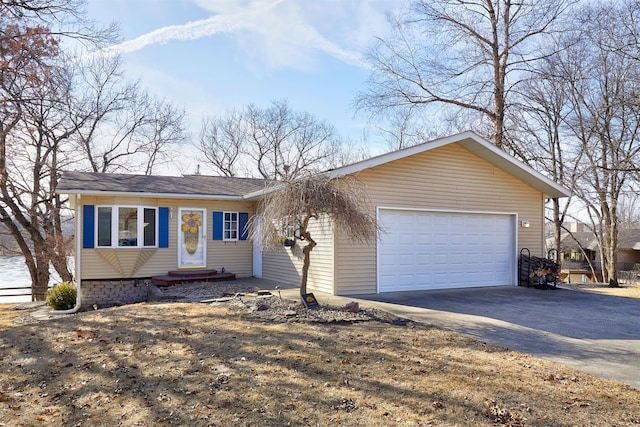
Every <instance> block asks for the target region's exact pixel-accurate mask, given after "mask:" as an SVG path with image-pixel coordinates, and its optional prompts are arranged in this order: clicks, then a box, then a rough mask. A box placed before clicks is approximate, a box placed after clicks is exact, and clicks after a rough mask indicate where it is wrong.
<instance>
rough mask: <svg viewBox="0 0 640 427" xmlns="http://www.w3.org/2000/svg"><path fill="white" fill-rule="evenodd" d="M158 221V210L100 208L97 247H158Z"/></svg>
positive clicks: (130, 207)
mask: <svg viewBox="0 0 640 427" xmlns="http://www.w3.org/2000/svg"><path fill="white" fill-rule="evenodd" d="M157 219H158V209H157V208H147V207H137V206H98V215H97V216H96V222H97V226H96V230H97V242H98V245H97V246H98V247H156V246H157V244H158V243H157V235H158V231H157V224H158V220H157ZM113 236H117V238H115V239H114V238H113Z"/></svg>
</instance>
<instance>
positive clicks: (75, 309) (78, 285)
mask: <svg viewBox="0 0 640 427" xmlns="http://www.w3.org/2000/svg"><path fill="white" fill-rule="evenodd" d="M81 197H82V196H81V195H80V194H76V209H75V211H76V235H75V240H76V256H75V266H74V267H75V270H76V272H75V273H76V291H77V293H76V305H75V306H74V307H73V308H70V309H69V310H52V311H51V314H75V313H77V312H78V310H80V306H81V305H82V287H81V282H82V279H81V278H80V277H81V276H80V272H81V267H80V266H81V265H82V263H81V262H80V257H81V256H82V247H81V246H82V245H81V243H80V241H81V239H80V238H79V231H80V230H81V228H80V224H81V223H82V209H79V206H80V199H81Z"/></svg>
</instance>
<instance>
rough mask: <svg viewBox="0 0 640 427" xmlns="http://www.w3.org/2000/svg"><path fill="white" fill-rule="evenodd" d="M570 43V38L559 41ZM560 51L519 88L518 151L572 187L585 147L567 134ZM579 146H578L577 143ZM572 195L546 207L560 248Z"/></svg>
mask: <svg viewBox="0 0 640 427" xmlns="http://www.w3.org/2000/svg"><path fill="white" fill-rule="evenodd" d="M561 43H564V44H565V45H566V44H571V42H569V41H564V42H558V45H560V44H561ZM557 59H558V58H557V55H556V56H554V57H551V58H547V59H545V60H543V61H541V63H540V66H539V68H538V70H537V74H536V77H535V78H532V79H530V80H528V81H526V82H524V83H523V85H522V86H521V88H520V94H521V97H520V99H522V103H521V105H520V108H518V111H519V113H518V120H516V123H517V125H516V127H515V129H514V132H515V135H516V138H517V139H518V140H519V141H521V144H520V145H519V147H517V150H518V155H519V157H520V159H522V160H523V161H524V162H525V163H527V164H529V165H530V166H532V167H534V168H536V169H537V170H541V171H544V173H545V174H546V175H547V176H549V177H550V178H551V179H553V180H554V181H555V182H557V183H560V184H562V185H564V186H565V187H567V188H570V189H573V188H574V187H575V185H576V172H577V171H576V168H575V167H574V165H576V164H577V163H579V162H580V159H581V156H582V154H583V153H582V151H581V150H579V149H578V150H577V151H576V150H570V149H568V148H569V143H568V140H569V139H570V136H568V135H567V134H566V120H567V117H568V116H569V115H570V114H571V99H570V88H569V85H568V83H567V81H566V78H565V76H566V73H565V70H563V69H562V64H561V63H558V62H557ZM578 148H579V147H578ZM571 201H572V197H569V198H568V199H564V200H561V199H558V198H554V199H551V201H550V207H548V208H547V212H548V217H547V220H549V221H551V223H552V224H553V228H554V232H553V236H554V244H553V245H552V246H551V247H552V248H555V249H557V250H558V251H559V250H560V242H561V239H562V233H563V224H564V222H565V219H566V218H567V216H568V214H569V208H570V206H571Z"/></svg>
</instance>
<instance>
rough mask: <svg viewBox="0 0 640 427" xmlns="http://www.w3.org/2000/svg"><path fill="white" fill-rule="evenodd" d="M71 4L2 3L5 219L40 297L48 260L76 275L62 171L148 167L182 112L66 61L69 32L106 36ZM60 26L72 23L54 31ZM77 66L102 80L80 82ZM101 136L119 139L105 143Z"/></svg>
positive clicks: (0, 123)
mask: <svg viewBox="0 0 640 427" xmlns="http://www.w3.org/2000/svg"><path fill="white" fill-rule="evenodd" d="M69 5H76V2H66V1H64V2H62V1H58V0H22V1H6V0H5V1H2V2H1V3H0V24H2V25H1V26H0V46H2V48H1V49H0V99H1V101H2V103H1V104H0V223H2V225H3V226H4V228H3V232H8V233H10V234H11V236H12V238H13V239H14V240H15V242H16V245H17V246H18V248H19V250H20V252H21V253H22V255H23V256H24V257H25V263H26V265H27V268H28V270H29V274H30V276H31V282H32V295H33V298H34V299H36V300H43V299H44V298H45V294H46V291H47V288H48V285H49V279H50V272H49V271H50V266H53V267H54V268H55V270H56V271H57V272H58V274H59V275H60V276H61V278H62V279H63V280H72V274H71V272H70V271H69V268H68V266H67V263H66V260H67V254H68V248H69V246H70V245H69V243H70V237H69V236H68V235H65V234H64V233H63V229H64V221H65V216H64V215H63V214H62V213H63V211H64V209H65V203H66V200H65V199H64V198H62V197H61V196H60V195H58V194H56V187H57V184H58V180H59V178H60V174H61V171H62V170H63V169H66V168H70V167H73V166H75V167H83V166H82V165H85V166H89V165H92V166H93V165H97V169H99V170H102V171H104V170H107V168H115V167H116V166H120V167H138V168H140V169H142V170H145V169H146V171H147V172H148V173H151V171H152V169H153V167H154V166H155V165H157V164H159V162H162V161H163V158H162V152H163V150H164V149H165V148H166V144H168V143H175V142H178V141H180V139H181V129H182V124H181V122H182V116H181V115H180V113H179V111H178V110H176V109H175V108H173V107H171V106H170V105H169V104H167V103H163V102H156V101H153V100H152V99H151V98H150V97H149V96H148V95H146V94H144V93H143V92H142V91H140V90H139V89H137V86H135V85H133V86H126V85H124V84H120V82H121V80H118V78H116V77H118V70H117V67H115V66H112V67H103V69H102V70H99V68H100V67H94V68H80V65H79V64H80V62H78V61H69V60H68V55H67V51H65V50H63V48H62V47H63V43H62V40H63V38H64V37H74V40H80V42H81V43H80V44H83V43H85V42H87V43H91V45H92V46H95V45H98V44H100V43H101V40H103V39H102V37H103V35H104V33H101V32H97V33H95V34H92V33H91V32H90V27H89V26H85V25H84V22H83V21H82V20H81V19H82V15H81V13H80V12H79V9H73V10H70V9H69V8H68V6H69ZM78 5H79V3H78ZM53 24H55V26H56V27H55V28H54V26H53ZM63 24H68V25H69V27H66V28H62V29H58V28H57V27H58V26H62V25H63ZM94 64H96V62H94ZM107 64H108V63H106V62H104V63H102V64H101V65H103V66H106V65H107ZM109 64H110V63H109ZM116 64H117V63H116ZM72 65H75V66H73V67H72ZM79 70H83V71H88V72H89V74H83V75H82V76H85V77H86V76H87V75H92V76H94V77H96V78H94V79H93V80H91V79H84V80H82V79H80V80H79V79H78V76H79V74H78V71H79ZM91 73H93V74H91ZM105 74H106V76H107V77H106V78H98V76H105ZM80 81H82V82H83V83H84V84H80V83H79V82H80ZM88 83H95V85H93V86H92V85H90V84H88ZM105 104H110V106H106V105H105ZM116 104H117V105H116ZM113 111H116V112H117V113H113V114H112V112H113ZM110 134H111V135H116V137H115V138H109V135H110ZM105 141H112V142H114V141H115V143H112V144H110V145H108V146H107V148H106V149H103V148H102V147H101V144H104V143H105ZM79 143H80V145H78V144H79ZM79 146H80V147H89V150H85V151H83V150H78V147H79ZM90 152H91V153H98V154H99V157H100V159H96V158H95V157H93V154H91V155H90ZM83 154H84V156H83ZM127 156H129V157H127Z"/></svg>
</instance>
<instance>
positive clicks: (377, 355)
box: [0, 303, 640, 427]
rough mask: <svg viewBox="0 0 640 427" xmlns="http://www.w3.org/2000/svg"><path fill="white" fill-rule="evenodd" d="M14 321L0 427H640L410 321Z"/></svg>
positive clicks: (166, 311) (616, 393) (513, 362)
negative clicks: (340, 322) (24, 323)
mask: <svg viewBox="0 0 640 427" xmlns="http://www.w3.org/2000/svg"><path fill="white" fill-rule="evenodd" d="M6 308H10V307H6ZM7 313H8V314H7ZM15 314H20V313H19V312H15V311H11V310H0V321H2V320H3V319H4V322H3V323H0V328H1V330H0V426H1V425H7V426H40V425H56V426H62V425H64V426H75V425H79V426H94V425H101V426H119V425H124V426H134V425H141V426H150V425H153V426H157V425H161V426H162V425H167V426H178V425H179V426H286V425H292V426H376V427H381V426H429V425H445V426H457V425H460V426H476V425H485V426H486V425H509V426H521V425H522V426H524V425H526V426H625V425H640V407H639V404H638V402H640V391H637V390H634V389H632V388H631V387H629V386H627V385H623V384H620V383H617V382H614V381H610V380H605V379H601V378H597V377H594V376H592V375H589V374H586V373H583V372H580V371H576V370H573V369H569V368H566V367H563V366H560V365H557V364H554V363H551V362H547V361H544V360H541V359H537V358H534V357H532V356H529V355H526V354H521V353H517V352H514V351H510V350H508V349H505V348H501V347H496V346H493V345H489V344H486V343H482V342H479V341H476V340H473V339H471V338H468V337H465V336H462V335H459V334H456V333H453V332H449V331H444V330H441V329H437V328H430V327H426V326H421V325H416V324H412V323H409V324H407V325H404V326H398V325H394V324H391V323H387V322H378V321H367V322H360V323H345V324H336V323H323V324H319V323H305V322H288V323H273V322H268V321H264V320H260V319H256V318H252V317H249V316H248V315H247V312H246V311H244V310H238V309H236V308H234V307H231V306H212V305H208V304H198V303H189V304H187V303H159V304H151V303H146V304H136V305H130V306H124V307H115V308H109V309H102V310H98V311H92V312H85V313H80V314H77V315H73V316H64V317H62V318H59V319H54V320H50V321H46V322H41V323H37V324H27V325H15V324H14V323H12V322H11V321H10V320H7V318H6V316H10V315H15Z"/></svg>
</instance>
